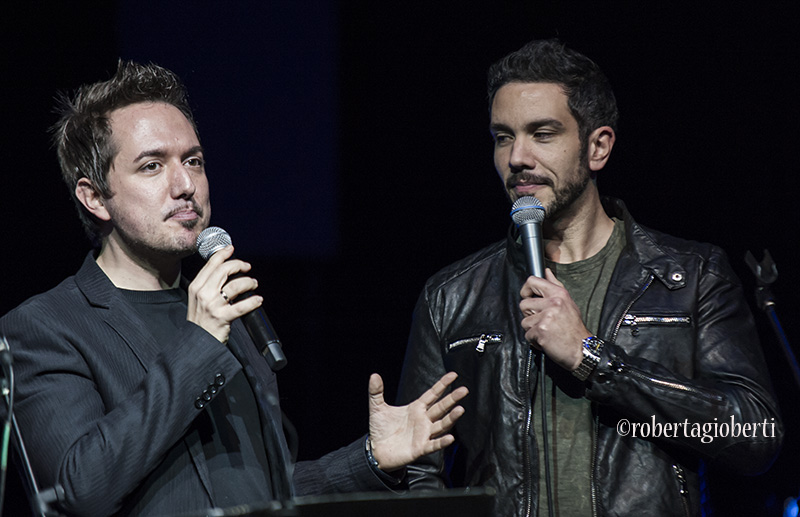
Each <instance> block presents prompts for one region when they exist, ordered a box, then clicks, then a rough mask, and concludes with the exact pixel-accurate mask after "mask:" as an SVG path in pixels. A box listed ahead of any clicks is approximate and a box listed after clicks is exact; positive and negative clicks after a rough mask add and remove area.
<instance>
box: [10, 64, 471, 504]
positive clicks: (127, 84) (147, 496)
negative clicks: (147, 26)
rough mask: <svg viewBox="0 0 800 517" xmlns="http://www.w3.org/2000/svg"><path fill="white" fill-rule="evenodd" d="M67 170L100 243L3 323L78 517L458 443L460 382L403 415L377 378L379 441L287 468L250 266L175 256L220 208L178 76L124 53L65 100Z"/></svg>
mask: <svg viewBox="0 0 800 517" xmlns="http://www.w3.org/2000/svg"><path fill="white" fill-rule="evenodd" d="M55 140H56V145H57V148H58V156H59V160H60V163H61V169H62V175H63V177H64V180H65V181H66V183H67V186H68V187H69V189H70V192H71V193H72V195H73V198H74V200H75V203H76V206H77V208H78V212H79V214H80V217H81V221H82V222H83V225H84V227H85V229H86V232H87V234H88V235H89V237H90V238H91V239H92V241H93V242H94V243H96V249H95V250H93V251H92V252H90V253H89V254H88V255H87V256H86V259H85V260H84V263H83V265H82V266H81V268H80V270H79V271H78V272H77V274H76V275H75V276H72V277H69V278H67V279H66V280H64V281H63V282H62V283H61V284H60V285H59V286H57V287H55V288H54V289H52V290H50V291H48V292H46V293H44V294H41V295H38V296H35V297H33V298H31V299H29V300H28V301H26V302H25V303H23V304H22V305H20V306H19V307H17V308H16V309H14V310H12V311H11V312H9V313H8V314H7V315H6V316H4V317H3V319H2V320H0V331H2V333H3V334H4V335H5V336H6V337H7V338H8V342H9V346H10V349H11V351H12V353H13V357H14V364H15V369H16V379H17V391H16V416H17V420H18V422H19V425H20V428H21V430H22V433H23V435H24V437H25V439H26V441H27V450H28V452H29V456H30V459H31V463H32V466H33V471H34V473H35V474H36V476H37V478H38V481H39V484H40V485H41V486H45V487H58V490H57V491H56V493H57V494H59V500H58V501H57V502H56V509H58V510H60V511H63V512H66V513H68V514H70V515H174V514H187V513H195V514H196V513H198V512H202V511H206V510H207V509H209V508H212V507H230V506H235V505H243V504H249V503H265V502H268V501H271V500H279V501H287V500H289V499H291V498H292V497H293V496H294V495H296V494H306V493H323V492H336V491H356V490H358V491H363V490H372V489H380V488H384V487H386V486H387V485H391V484H393V483H397V482H399V481H401V480H402V475H403V473H404V470H403V467H404V465H405V464H407V463H409V462H410V461H412V460H414V459H415V458H416V457H418V456H420V455H422V454H426V453H429V452H432V451H435V450H437V449H439V448H441V447H444V446H446V445H447V444H449V443H451V442H452V436H450V435H448V434H447V431H448V429H449V428H450V427H451V426H452V424H453V423H454V421H455V420H456V419H457V418H458V417H459V416H460V415H461V414H462V412H463V410H462V409H461V408H460V407H459V406H456V403H457V402H458V400H459V399H460V398H462V397H463V396H464V395H465V394H466V390H465V389H460V390H456V391H454V392H452V393H451V394H447V395H444V396H442V395H443V394H444V392H445V389H446V387H447V386H448V385H449V384H450V383H451V382H452V381H453V379H454V378H455V375H454V374H449V375H446V376H443V378H442V379H440V380H438V381H437V382H436V383H435V385H434V386H433V387H432V388H431V389H430V390H428V391H427V392H426V393H425V395H423V396H422V397H421V398H420V399H418V400H417V401H415V402H414V403H412V404H409V405H407V406H404V407H392V406H389V405H387V404H386V403H385V402H384V401H383V383H382V381H381V379H380V377H379V376H378V375H373V376H372V377H371V378H370V382H369V408H370V409H369V435H368V436H367V437H365V438H361V439H359V440H357V441H356V442H354V443H353V444H351V445H350V446H347V447H343V448H342V449H340V450H338V451H335V452H333V453H330V454H328V455H326V456H324V457H323V458H321V459H320V460H317V461H316V462H301V463H298V464H297V465H296V466H293V465H292V464H291V461H290V458H289V454H288V450H287V446H286V441H285V438H284V436H283V433H282V426H281V412H280V408H279V405H278V392H277V385H276V378H275V374H274V373H273V372H272V371H271V370H270V368H269V367H268V365H267V362H266V360H265V359H264V357H262V356H261V354H260V353H259V351H258V350H257V349H256V347H255V345H254V343H253V341H252V339H251V338H250V337H249V336H248V333H247V331H246V330H245V328H244V326H243V324H242V323H241V322H240V320H239V318H240V317H241V316H243V315H245V314H247V313H249V312H251V311H253V310H255V309H257V308H258V307H260V305H261V304H262V301H263V299H262V297H261V296H258V295H252V296H244V295H245V294H248V293H249V292H250V291H253V290H254V289H255V288H256V286H257V283H256V281H255V279H253V278H251V277H249V276H247V275H248V272H249V271H250V265H249V264H247V263H246V262H243V261H241V260H236V259H233V258H232V253H233V249H232V246H228V247H226V248H225V249H223V250H221V251H218V252H217V253H215V254H214V255H213V256H212V257H211V258H210V259H209V260H208V262H207V263H206V264H205V265H204V267H203V268H202V269H201V270H200V271H199V273H198V274H197V275H196V277H195V278H194V279H193V280H192V281H191V282H189V281H188V279H186V278H184V277H182V276H181V259H183V258H184V257H187V256H188V255H190V254H192V253H194V252H195V250H196V239H197V237H198V235H199V234H200V232H201V231H202V230H203V229H205V228H206V227H207V226H208V222H209V219H210V217H211V205H210V203H209V185H208V180H207V177H206V171H205V159H204V151H203V148H202V147H201V145H200V140H199V137H198V133H197V128H196V126H195V122H194V119H193V116H192V112H191V110H190V109H189V105H188V103H187V101H186V93H185V91H184V88H183V86H182V84H181V82H180V80H179V79H178V78H177V77H176V76H175V75H174V74H173V73H171V72H170V71H168V70H166V69H164V68H161V67H158V66H155V65H146V66H143V65H139V64H136V63H124V62H120V64H119V67H118V70H117V72H116V74H115V75H114V77H113V78H112V79H110V80H108V81H105V82H101V83H97V84H92V85H88V86H84V87H82V88H80V89H79V91H78V92H77V94H76V95H75V97H74V98H73V99H69V98H67V97H64V98H63V100H62V117H61V120H60V121H59V123H58V125H57V126H56V128H55Z"/></svg>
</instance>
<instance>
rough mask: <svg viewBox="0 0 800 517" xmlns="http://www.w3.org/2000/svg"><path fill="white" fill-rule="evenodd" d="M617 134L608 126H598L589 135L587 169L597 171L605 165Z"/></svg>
mask: <svg viewBox="0 0 800 517" xmlns="http://www.w3.org/2000/svg"><path fill="white" fill-rule="evenodd" d="M616 139H617V135H616V134H615V133H614V130H613V129H612V128H611V127H609V126H603V127H598V128H597V129H595V130H594V131H592V134H591V135H589V150H588V153H589V156H588V158H589V170H591V171H592V172H597V171H599V170H600V169H602V168H603V167H605V166H606V162H607V161H608V158H609V156H611V149H612V148H613V147H614V141H615V140H616Z"/></svg>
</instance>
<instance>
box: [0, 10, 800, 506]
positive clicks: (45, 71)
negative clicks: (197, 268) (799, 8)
mask: <svg viewBox="0 0 800 517" xmlns="http://www.w3.org/2000/svg"><path fill="white" fill-rule="evenodd" d="M231 4H232V5H229V4H228V3H224V2H212V1H193V2H188V1H187V2H180V3H177V2H175V3H169V2H166V3H157V2H146V1H134V0H118V1H116V2H85V1H84V2H29V3H25V2H17V3H15V4H13V5H10V6H6V7H5V8H4V12H3V16H2V22H0V23H2V27H0V29H2V30H1V31H0V32H1V33H2V36H1V37H2V38H3V40H2V41H0V43H2V47H0V48H1V49H0V52H1V53H2V54H0V56H2V69H0V74H1V75H0V77H1V78H2V92H3V95H2V99H1V100H0V106H2V114H3V122H4V124H3V126H4V127H3V138H2V147H0V149H2V154H3V160H2V162H0V170H2V188H3V193H4V195H3V200H2V201H1V202H0V210H1V211H2V219H0V220H2V223H3V227H4V232H5V234H6V237H5V238H4V239H3V240H4V243H5V244H4V246H3V250H2V252H0V255H1V256H2V271H3V272H4V274H3V279H2V284H0V286H1V287H2V290H1V291H0V293H2V297H1V298H0V314H2V313H5V312H6V311H8V310H10V309H11V308H13V307H15V306H16V305H18V304H19V303H21V302H22V301H23V300H25V299H26V298H28V297H29V296H31V295H33V294H36V293H39V292H42V291H44V290H46V289H48V288H50V287H52V286H54V285H55V284H56V283H58V282H59V281H60V280H62V279H63V278H64V277H66V276H68V275H70V274H73V273H74V272H75V271H76V270H77V268H78V267H79V265H80V263H81V261H82V259H83V257H84V256H85V254H86V252H87V250H88V248H89V244H88V241H87V240H86V239H85V238H84V236H83V232H82V229H81V227H80V225H79V223H78V220H77V217H75V214H74V209H73V207H72V203H71V200H70V198H69V194H68V192H67V191H66V189H65V187H64V186H63V185H62V184H61V183H60V179H59V172H58V164H57V161H56V158H55V152H54V151H53V150H52V148H51V147H50V144H49V137H48V134H47V128H48V127H49V126H51V125H52V124H53V123H54V122H55V115H54V114H53V113H52V107H53V104H54V103H53V97H54V95H55V94H56V92H57V91H68V92H69V91H72V90H74V89H75V88H76V87H77V86H79V85H80V84H83V83H86V82H94V81H96V80H101V79H106V78H108V77H109V76H110V75H111V74H112V73H113V70H114V69H115V67H116V61H117V59H118V58H120V57H121V58H124V59H135V60H139V61H154V62H157V63H159V64H162V65H164V66H167V67H168V68H170V69H172V70H174V71H175V72H177V73H178V74H179V75H180V76H181V77H182V78H183V79H184V80H185V82H186V83H187V86H188V88H189V92H190V100H191V101H192V104H193V106H194V108H195V111H196V118H197V120H198V124H199V129H200V133H201V136H202V139H203V140H202V141H203V145H204V146H205V148H206V151H207V157H208V163H209V165H208V169H209V175H210V180H211V186H212V201H213V206H214V217H213V219H212V222H213V223H214V224H218V225H220V226H223V227H225V228H226V229H228V231H230V233H231V234H232V235H233V239H234V243H235V244H237V253H238V255H239V256H241V257H244V258H247V259H248V260H250V261H251V262H252V263H253V265H254V271H255V276H257V277H258V278H259V281H260V284H261V287H260V290H261V292H262V293H263V294H264V295H265V296H266V299H267V301H266V309H267V310H268V312H269V314H270V315H271V319H272V321H273V323H274V324H275V327H276V328H277V330H278V332H279V334H280V335H281V338H282V340H283V343H284V349H285V351H286V354H287V355H288V357H289V360H290V361H289V366H288V367H287V368H286V369H285V370H283V371H282V372H281V373H280V374H279V377H280V382H281V389H282V405H283V407H284V410H285V411H286V413H287V414H288V415H289V416H290V418H291V420H292V421H293V422H294V423H295V425H296V426H297V428H298V430H299V435H300V458H301V459H310V458H315V457H318V456H320V455H322V454H324V453H325V452H328V451H330V450H332V449H334V448H336V447H339V446H342V445H345V444H346V443H349V442H350V441H351V440H353V439H355V438H356V437H358V436H359V435H361V434H363V433H364V432H365V431H366V422H367V418H366V385H367V380H368V376H369V373H371V372H373V371H377V372H379V373H381V374H382V375H383V377H384V379H385V381H386V385H387V396H388V397H389V398H390V399H391V398H393V397H394V393H395V389H396V385H397V381H398V378H399V375H400V368H401V363H402V359H403V354H404V347H405V339H406V335H407V332H408V328H409V324H410V315H411V311H412V309H413V306H414V303H415V301H416V297H417V295H418V293H419V291H420V289H421V288H422V285H423V283H424V281H425V279H426V278H427V277H428V276H430V275H431V274H433V273H434V272H435V271H436V270H438V269H439V268H441V267H443V266H445V265H447V264H448V263H450V262H452V261H454V260H456V259H459V258H461V257H463V256H465V255H466V254H468V253H470V252H472V251H475V250H477V249H479V248H480V247H482V246H484V245H486V244H488V243H490V242H493V241H495V240H498V239H500V238H501V237H503V235H504V233H505V230H506V227H507V224H508V204H507V201H506V199H505V197H504V194H503V191H502V188H501V185H500V183H499V181H498V179H497V177H496V175H495V172H494V170H493V166H492V144H491V139H490V137H489V134H488V131H487V125H488V115H487V106H486V100H485V95H486V94H485V72H486V69H487V67H488V66H489V65H490V64H491V63H492V62H493V61H495V60H496V59H498V58H500V57H502V56H503V55H504V54H506V53H507V52H509V51H511V50H514V49H516V48H518V47H520V46H521V45H522V44H524V43H525V42H526V41H528V40H529V39H532V38H535V37H553V36H558V37H561V38H562V39H563V40H564V41H566V42H567V43H568V44H569V45H570V46H572V47H574V48H576V49H577V50H580V51H582V52H584V53H585V54H587V55H589V56H590V57H591V58H593V59H594V60H595V61H597V62H598V64H599V65H600V66H601V67H602V68H603V69H604V70H605V72H606V74H607V75H608V76H609V78H610V80H611V82H612V84H613V85H614V88H615V91H616V94H617V99H618V103H619V106H620V111H621V114H622V118H621V123H620V128H619V131H618V137H617V144H616V146H615V149H614V152H613V155H612V158H611V161H610V163H609V164H608V166H607V167H606V168H605V170H604V171H603V172H602V173H601V175H600V178H599V185H600V189H601V192H603V193H605V194H609V195H614V196H618V197H621V198H623V199H625V200H626V202H627V204H628V207H629V208H630V210H631V212H632V213H633V215H634V217H635V218H636V219H637V220H638V221H639V222H640V223H643V224H646V225H648V226H651V227H654V228H658V229H661V230H664V231H667V232H669V233H673V234H676V235H680V236H682V237H687V238H691V239H695V240H701V241H709V242H713V243H715V244H718V245H720V246H722V247H723V248H724V249H725V250H726V251H727V252H728V253H729V256H730V259H731V262H732V264H733V266H734V268H735V269H736V270H737V273H739V275H740V277H741V278H742V281H743V284H744V286H745V292H746V294H747V295H748V297H749V298H750V300H751V301H753V296H752V293H753V289H754V280H753V277H752V274H751V273H750V272H749V270H748V269H747V267H746V266H745V264H744V261H743V256H744V253H745V252H746V251H747V250H752V251H753V252H754V253H755V255H756V257H758V258H759V259H760V258H761V256H762V252H763V250H764V249H765V248H766V249H769V250H770V252H771V253H772V255H773V257H774V259H775V261H776V263H777V264H778V269H779V272H780V276H779V279H778V282H777V283H776V284H775V286H774V291H775V294H776V297H777V303H778V311H779V314H780V315H781V317H782V322H783V324H784V328H785V330H786V332H787V334H788V336H789V337H790V339H791V338H795V340H796V339H800V338H798V337H797V336H798V333H799V332H798V324H797V321H796V319H797V318H796V314H797V307H798V302H800V299H798V294H797V291H796V289H795V287H796V286H797V282H798V278H797V272H796V271H795V267H796V264H798V262H800V247H798V245H797V243H796V239H797V237H798V222H799V221H800V218H798V216H797V214H796V212H795V202H796V197H797V195H798V194H800V188H799V187H800V180H799V179H798V172H800V171H798V166H797V156H798V151H799V150H800V149H798V147H799V146H798V136H797V121H798V118H799V116H800V103H798V100H797V94H798V87H797V77H800V70H798V69H799V68H800V64H798V63H800V45H798V43H799V41H798V40H799V39H800V38H798V35H797V30H796V24H795V18H794V17H793V11H792V9H791V8H790V6H791V4H790V3H789V2H786V3H771V2H760V3H742V4H741V5H740V4H738V3H737V4H735V5H734V3H727V2H719V3H702V4H701V3H700V2H697V3H695V5H690V4H689V3H669V4H667V3H661V2H660V3H658V4H655V3H652V5H651V3H645V2H641V3H638V2H636V3H634V2H631V3H615V4H613V5H607V4H609V3H606V2H551V1H529V2H498V1H485V2H466V1H463V0H462V1H437V2H397V3H395V2H366V1H365V2H351V1H344V0H341V1H339V2H334V1H331V2H322V1H319V2H304V1H298V2H289V1H287V2H242V3H238V4H233V3H231ZM192 265H193V264H190V267H191V266H192ZM754 311H755V312H756V314H755V317H756V319H757V321H758V324H759V327H760V331H761V336H762V341H763V349H764V353H765V355H766V357H767V360H768V362H769V365H770V368H771V371H772V375H773V382H774V384H775V388H776V391H777V392H778V396H779V399H780V402H781V405H782V409H783V413H784V417H785V420H786V425H787V438H786V442H785V446H784V451H783V452H782V454H781V456H780V457H779V459H778V461H777V462H776V463H775V465H774V466H773V467H772V469H771V470H770V471H769V472H768V473H767V474H764V475H762V476H759V477H755V478H745V477H739V476H734V475H731V474H729V473H727V472H717V471H714V470H713V469H712V483H711V486H710V489H711V495H712V498H713V501H714V504H715V507H716V509H717V513H718V514H720V515H779V514H780V513H781V508H782V505H783V501H784V499H786V498H787V497H789V496H797V495H798V491H800V476H798V474H797V472H798V469H797V465H796V463H797V459H798V455H799V454H800V452H799V451H800V446H798V441H800V437H798V431H797V429H798V416H797V415H796V408H797V403H796V401H797V397H798V388H797V387H796V386H795V385H793V382H792V378H791V375H790V374H789V370H788V368H787V366H786V365H785V362H784V359H783V356H782V355H781V353H780V351H779V348H778V343H777V341H776V339H775V337H774V334H773V333H772V330H771V328H770V327H769V325H768V324H767V321H766V317H765V316H764V315H763V314H761V313H759V312H758V311H757V310H756V309H755V303H754ZM795 350H797V346H795ZM43 425H45V423H43ZM11 483H12V485H11V486H10V487H9V494H8V495H7V497H8V498H9V499H10V502H9V504H8V505H7V507H8V506H11V509H9V510H7V514H14V513H23V514H24V506H20V504H19V500H20V497H21V496H20V493H19V487H18V485H15V484H14V483H16V481H15V480H13V479H12V480H11Z"/></svg>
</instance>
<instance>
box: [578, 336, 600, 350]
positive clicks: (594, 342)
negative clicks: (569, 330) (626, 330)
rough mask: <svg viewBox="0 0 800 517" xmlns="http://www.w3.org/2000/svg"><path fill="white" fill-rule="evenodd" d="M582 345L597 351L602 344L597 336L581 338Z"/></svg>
mask: <svg viewBox="0 0 800 517" xmlns="http://www.w3.org/2000/svg"><path fill="white" fill-rule="evenodd" d="M583 345H584V346H585V347H586V348H588V349H589V350H591V351H592V352H595V353H596V352H598V351H599V350H600V348H602V346H603V340H602V339H600V338H597V337H594V336H592V337H587V338H586V339H584V340H583Z"/></svg>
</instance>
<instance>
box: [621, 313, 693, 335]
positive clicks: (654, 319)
mask: <svg viewBox="0 0 800 517" xmlns="http://www.w3.org/2000/svg"><path fill="white" fill-rule="evenodd" d="M691 323H692V318H691V317H689V316H637V315H635V314H625V315H624V316H623V317H622V326H623V327H630V329H631V335H633V336H635V335H637V334H638V333H639V325H689V324H691Z"/></svg>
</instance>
